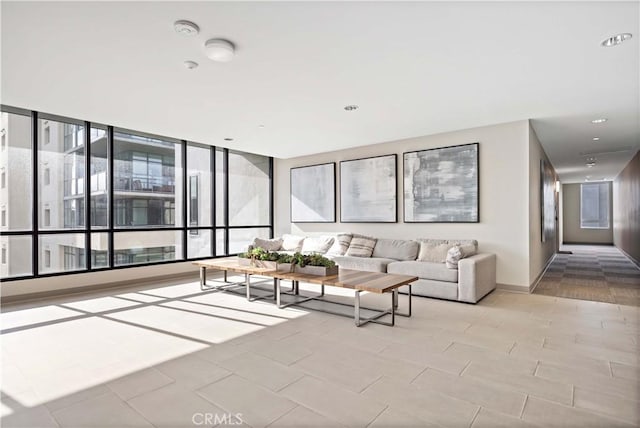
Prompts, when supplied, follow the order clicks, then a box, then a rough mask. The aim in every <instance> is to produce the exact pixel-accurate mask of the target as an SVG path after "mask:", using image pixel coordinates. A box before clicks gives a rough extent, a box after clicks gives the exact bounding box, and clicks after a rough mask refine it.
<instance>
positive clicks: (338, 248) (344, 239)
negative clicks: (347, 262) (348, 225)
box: [327, 233, 353, 256]
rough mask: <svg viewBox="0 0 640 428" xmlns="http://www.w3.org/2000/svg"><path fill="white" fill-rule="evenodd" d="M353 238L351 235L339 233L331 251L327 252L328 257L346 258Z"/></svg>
mask: <svg viewBox="0 0 640 428" xmlns="http://www.w3.org/2000/svg"><path fill="white" fill-rule="evenodd" d="M352 238H353V235H352V234H350V233H339V234H338V235H336V237H335V240H334V241H333V245H332V246H331V248H329V251H327V255H329V256H344V254H345V253H346V252H347V250H348V249H349V244H350V243H351V239H352Z"/></svg>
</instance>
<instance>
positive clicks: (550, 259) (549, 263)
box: [529, 253, 558, 294]
mask: <svg viewBox="0 0 640 428" xmlns="http://www.w3.org/2000/svg"><path fill="white" fill-rule="evenodd" d="M557 255H558V253H554V254H553V255H552V256H551V257H550V258H549V260H548V261H547V264H546V265H545V266H544V269H542V272H540V273H539V274H538V276H537V277H536V279H534V280H533V282H532V283H531V285H529V294H531V293H533V292H534V291H535V290H536V287H537V286H538V283H539V282H540V280H541V279H542V277H543V276H544V274H545V273H547V270H548V269H549V266H551V263H552V262H553V261H554V260H555V259H556V256H557Z"/></svg>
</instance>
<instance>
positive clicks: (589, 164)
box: [585, 158, 596, 168]
mask: <svg viewBox="0 0 640 428" xmlns="http://www.w3.org/2000/svg"><path fill="white" fill-rule="evenodd" d="M585 165H587V168H593V167H594V166H596V158H587V162H586V164H585Z"/></svg>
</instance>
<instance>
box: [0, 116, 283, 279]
mask: <svg viewBox="0 0 640 428" xmlns="http://www.w3.org/2000/svg"><path fill="white" fill-rule="evenodd" d="M0 111H1V112H2V113H9V114H18V115H23V116H29V117H30V120H31V157H32V159H31V169H32V171H31V172H32V174H33V180H32V186H33V192H32V195H31V198H32V200H31V202H32V225H31V229H30V230H20V231H9V230H7V231H0V236H30V237H31V242H32V254H31V258H32V273H31V274H28V275H18V276H8V277H3V278H2V282H12V281H20V280H26V279H35V278H45V277H54V276H63V275H77V274H82V273H87V272H102V271H108V270H119V269H130V268H138V267H141V266H155V265H164V264H173V263H185V262H189V261H195V260H206V259H211V258H220V257H228V256H234V255H236V254H237V253H234V254H229V231H230V230H232V229H265V228H268V229H269V236H270V237H271V238H272V237H273V234H274V180H273V176H274V161H273V157H267V159H268V162H269V183H270V185H269V224H261V225H234V226H229V170H228V165H229V149H228V148H225V147H220V146H215V145H208V144H201V143H197V142H193V141H187V140H184V139H176V138H171V137H164V136H160V135H156V134H151V133H146V132H140V131H134V130H129V129H125V128H120V127H114V126H112V125H107V124H104V123H98V122H90V121H83V120H80V119H75V118H71V117H64V116H58V115H55V114H49V113H42V112H39V111H36V110H29V109H24V108H19V107H13V106H7V105H0ZM39 119H44V120H55V121H59V122H62V123H66V124H71V125H80V126H83V129H84V132H83V134H82V138H83V139H84V141H83V144H82V145H83V148H84V183H83V185H84V189H83V192H82V199H83V202H84V204H83V205H84V207H85V210H84V216H85V218H84V219H83V221H82V223H83V225H82V226H81V227H78V228H73V229H56V230H50V229H45V230H43V229H41V228H40V227H39V223H38V222H39V220H40V216H41V215H42V216H44V212H43V213H40V212H39V210H40V209H41V207H40V206H39V202H38V185H39V180H38V179H37V177H39V175H38V174H40V173H41V170H43V169H44V168H46V167H45V166H43V165H39V162H38V138H39V137H38V121H39ZM93 127H95V128H99V129H106V132H107V146H108V147H107V187H108V189H107V190H108V191H107V193H108V196H107V212H108V218H107V227H104V226H101V225H100V226H93V225H92V221H91V211H92V210H91V206H92V205H91V191H90V189H91V181H92V173H91V131H92V128H93ZM116 132H118V133H133V134H135V135H136V136H141V137H146V138H153V139H160V140H163V141H171V142H173V143H174V144H178V145H180V148H181V152H182V156H181V165H179V166H180V167H181V175H182V189H181V192H182V198H181V199H182V201H181V202H182V203H181V206H179V205H178V204H176V206H175V208H174V209H175V210H176V211H174V215H175V213H177V212H178V211H177V210H182V219H183V220H182V224H181V225H179V226H175V227H162V228H160V229H159V228H158V227H128V228H122V227H117V226H116V218H115V215H116V206H115V201H116V200H115V198H114V158H113V155H114V133H116ZM74 134H75V135H74V138H76V139H77V138H78V132H77V128H76V131H75V132H74ZM9 143H10V142H9V141H8V139H7V140H6V143H5V144H6V146H8V145H9ZM78 143H79V142H76V146H77V145H78ZM187 145H189V146H196V147H201V148H205V149H207V150H209V153H210V159H211V162H210V168H211V183H210V193H211V194H210V201H211V206H210V209H211V224H210V225H209V226H200V225H197V224H195V225H192V224H190V221H189V220H190V219H189V218H188V217H187V204H189V203H190V199H191V198H190V197H189V187H188V185H189V176H188V165H187V162H188V160H187ZM219 150H221V151H222V153H223V168H224V175H223V177H222V179H223V180H224V183H223V186H222V190H223V192H222V193H223V198H222V199H223V201H224V212H223V218H224V224H222V225H221V224H218V223H217V221H216V204H217V203H216V201H217V200H218V198H217V196H219V195H216V179H217V177H216V152H217V151H219ZM234 151H236V150H234ZM247 153H248V152H247ZM162 166H163V168H164V167H165V164H164V160H163V163H162ZM167 167H169V165H167ZM171 167H177V165H174V166H171ZM201 187H202V188H204V186H200V183H198V191H199V192H200V190H201ZM176 190H177V189H176ZM198 196H200V195H198ZM42 209H44V207H42ZM163 209H164V208H163ZM198 214H200V213H198ZM63 215H64V213H63ZM158 230H162V231H171V230H173V231H180V232H182V255H181V257H180V258H177V259H175V260H163V261H153V262H149V263H140V264H132V265H124V266H117V265H116V263H115V262H116V260H115V253H116V252H115V251H114V235H115V234H116V233H118V232H154V231H158ZM201 230H209V231H211V252H212V256H205V257H189V251H188V239H189V235H197V234H199V231H201ZM219 232H223V233H224V249H223V250H224V251H222V253H223V254H218V251H217V236H218V233H219ZM69 233H74V234H83V235H84V237H85V246H84V248H85V249H90V248H91V235H92V233H105V234H107V238H108V245H107V254H108V255H107V259H108V263H107V266H93V264H94V263H93V262H94V260H92V255H94V257H95V255H96V254H95V251H89V250H85V251H84V257H85V258H86V260H85V263H84V266H85V267H84V268H83V269H78V270H73V271H68V272H65V271H60V272H51V273H42V272H40V266H39V261H38V259H39V251H40V248H39V240H38V238H39V236H42V235H57V234H69ZM7 252H8V250H7ZM43 257H44V256H43ZM0 287H1V285H0Z"/></svg>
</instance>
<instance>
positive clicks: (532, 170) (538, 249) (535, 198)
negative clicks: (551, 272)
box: [529, 126, 559, 285]
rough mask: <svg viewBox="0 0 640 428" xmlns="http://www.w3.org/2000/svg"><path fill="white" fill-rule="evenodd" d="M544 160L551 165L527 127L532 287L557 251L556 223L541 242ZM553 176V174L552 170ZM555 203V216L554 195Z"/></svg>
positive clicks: (535, 137)
mask: <svg viewBox="0 0 640 428" xmlns="http://www.w3.org/2000/svg"><path fill="white" fill-rule="evenodd" d="M541 159H544V160H545V162H547V164H549V165H551V162H550V161H549V158H548V157H547V154H546V153H545V152H544V149H543V148H542V145H540V141H539V140H538V136H537V135H536V132H535V131H534V130H533V128H532V127H531V126H529V284H531V285H533V284H534V283H535V282H536V280H537V279H538V276H539V275H540V274H541V273H542V272H543V271H544V268H545V267H546V266H547V263H549V261H550V260H551V258H552V257H553V255H554V254H555V252H556V250H557V244H556V239H557V236H558V233H559V231H558V222H557V221H556V230H555V234H554V236H553V237H551V238H549V239H547V240H546V242H542V212H541V208H540V199H541V198H542V194H541V189H540V160H541ZM554 175H555V176H556V180H557V174H556V173H555V169H554ZM554 197H555V203H556V215H557V214H558V211H557V210H558V196H557V194H554Z"/></svg>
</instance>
